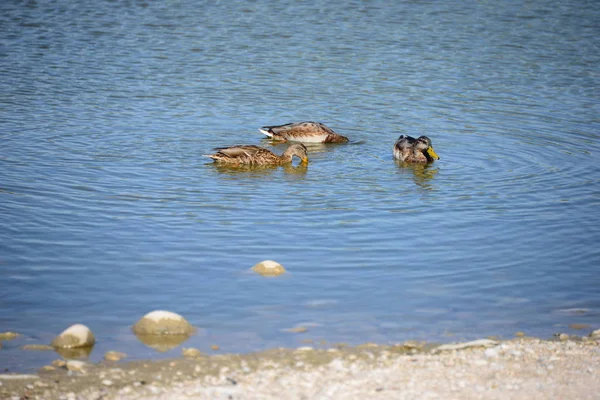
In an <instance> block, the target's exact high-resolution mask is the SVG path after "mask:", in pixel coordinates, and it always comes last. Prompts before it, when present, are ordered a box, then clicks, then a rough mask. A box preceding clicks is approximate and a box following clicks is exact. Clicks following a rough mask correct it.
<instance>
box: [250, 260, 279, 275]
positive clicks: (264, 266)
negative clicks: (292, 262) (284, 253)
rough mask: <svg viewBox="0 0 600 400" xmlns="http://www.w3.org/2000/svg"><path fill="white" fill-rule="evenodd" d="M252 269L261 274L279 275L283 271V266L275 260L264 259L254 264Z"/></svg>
mask: <svg viewBox="0 0 600 400" xmlns="http://www.w3.org/2000/svg"><path fill="white" fill-rule="evenodd" d="M252 271H254V272H256V273H258V274H260V275H262V276H279V275H281V274H283V273H285V268H284V267H283V265H281V264H279V263H278V262H276V261H273V260H265V261H261V262H259V263H258V264H256V265H254V266H253V267H252Z"/></svg>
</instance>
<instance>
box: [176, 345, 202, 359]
mask: <svg viewBox="0 0 600 400" xmlns="http://www.w3.org/2000/svg"><path fill="white" fill-rule="evenodd" d="M181 354H182V355H183V356H184V357H188V358H196V357H201V356H202V352H201V351H200V350H198V349H195V348H193V347H190V348H185V349H182V350H181Z"/></svg>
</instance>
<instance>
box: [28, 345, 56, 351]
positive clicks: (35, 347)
mask: <svg viewBox="0 0 600 400" xmlns="http://www.w3.org/2000/svg"><path fill="white" fill-rule="evenodd" d="M21 349H23V350H41V351H46V350H54V347H52V346H48V345H47V344H26V345H24V346H23V347H21Z"/></svg>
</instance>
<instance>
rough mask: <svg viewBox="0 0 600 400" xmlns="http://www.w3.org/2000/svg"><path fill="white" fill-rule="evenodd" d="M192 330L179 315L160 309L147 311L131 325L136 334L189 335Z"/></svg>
mask: <svg viewBox="0 0 600 400" xmlns="http://www.w3.org/2000/svg"><path fill="white" fill-rule="evenodd" d="M193 330H194V328H193V327H192V325H191V324H190V323H189V322H188V321H187V320H186V319H185V318H183V317H182V316H181V315H179V314H176V313H173V312H170V311H162V310H156V311H152V312H149V313H148V314H146V315H144V316H143V317H142V318H141V319H140V320H139V321H138V322H136V324H135V325H134V326H133V332H134V333H136V334H138V335H189V334H191V333H192V332H193Z"/></svg>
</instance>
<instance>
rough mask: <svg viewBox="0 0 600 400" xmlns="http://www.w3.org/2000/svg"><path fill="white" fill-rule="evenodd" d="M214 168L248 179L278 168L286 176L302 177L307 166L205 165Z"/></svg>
mask: <svg viewBox="0 0 600 400" xmlns="http://www.w3.org/2000/svg"><path fill="white" fill-rule="evenodd" d="M207 165H209V166H211V167H213V168H215V169H216V170H217V171H218V172H219V173H222V174H228V175H247V176H250V177H255V178H260V177H265V176H269V175H271V174H273V173H274V172H276V171H277V170H279V169H280V168H282V169H283V171H284V172H285V173H286V174H289V175H295V176H304V175H306V172H307V171H308V165H306V164H302V163H300V164H298V165H293V164H285V165H227V164H219V163H209V164H207Z"/></svg>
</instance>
